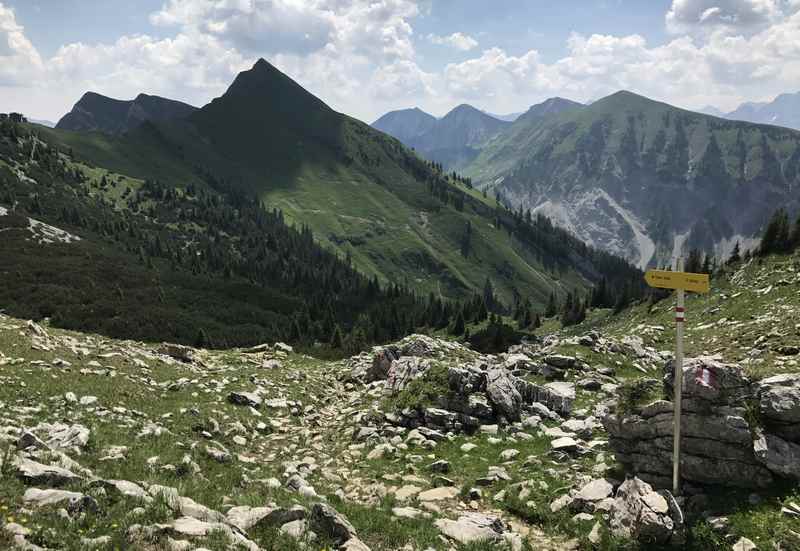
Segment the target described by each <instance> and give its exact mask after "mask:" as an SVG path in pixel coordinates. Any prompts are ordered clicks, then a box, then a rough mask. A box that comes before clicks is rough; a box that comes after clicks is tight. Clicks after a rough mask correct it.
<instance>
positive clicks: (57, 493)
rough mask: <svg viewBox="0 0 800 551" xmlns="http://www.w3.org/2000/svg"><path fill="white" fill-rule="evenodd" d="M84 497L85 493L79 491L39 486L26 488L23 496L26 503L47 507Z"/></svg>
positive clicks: (77, 500) (76, 500) (76, 501)
mask: <svg viewBox="0 0 800 551" xmlns="http://www.w3.org/2000/svg"><path fill="white" fill-rule="evenodd" d="M84 497H86V496H84V495H83V494H81V493H78V492H67V491H64V490H40V489H38V488H29V489H27V490H25V494H24V495H23V496H22V501H24V502H25V504H26V505H29V506H33V507H46V506H48V505H59V504H62V503H64V502H67V503H78V502H80V501H81V500H82V499H83V498H84Z"/></svg>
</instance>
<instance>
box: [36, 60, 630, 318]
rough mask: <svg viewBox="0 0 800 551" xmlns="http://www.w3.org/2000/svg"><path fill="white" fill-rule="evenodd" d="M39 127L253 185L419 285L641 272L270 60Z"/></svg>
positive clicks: (233, 185)
mask: <svg viewBox="0 0 800 551" xmlns="http://www.w3.org/2000/svg"><path fill="white" fill-rule="evenodd" d="M456 115H457V113H456V114H454V115H453V116H454V117H455V116H456ZM42 135H43V136H46V137H48V138H49V139H50V140H51V141H52V142H53V143H54V144H58V145H59V147H61V148H62V149H64V150H69V151H71V152H72V153H73V155H74V156H75V159H76V161H77V162H82V163H86V164H89V165H91V166H99V167H103V168H105V169H108V170H111V171H113V172H114V173H117V174H124V175H126V176H127V177H131V178H135V179H137V180H141V181H152V182H158V183H159V185H165V186H169V187H174V188H176V189H178V190H183V189H185V188H186V187H187V186H190V185H192V186H197V187H208V186H210V187H212V188H213V189H215V190H217V191H219V192H223V191H224V192H225V193H227V194H239V193H244V194H246V195H247V196H251V195H252V196H256V197H258V199H259V200H260V201H261V202H262V203H263V204H264V205H266V206H267V208H268V209H270V210H273V209H279V210H280V212H281V216H282V217H283V219H284V220H285V221H286V222H287V223H288V224H290V225H293V226H294V227H296V228H298V229H308V230H309V231H310V232H313V236H314V238H315V240H316V241H317V242H318V243H319V244H320V245H322V246H323V247H324V248H325V249H326V250H328V251H331V252H333V253H335V254H336V255H337V256H338V257H339V258H342V259H345V260H347V262H349V263H351V264H352V266H353V267H354V268H356V269H357V270H358V271H359V272H361V273H363V274H365V275H366V276H367V277H368V278H370V279H372V278H375V279H376V280H377V281H378V282H380V283H381V284H382V285H386V284H389V283H391V284H397V285H402V286H404V287H406V288H411V289H413V290H414V291H415V292H416V293H419V294H420V295H425V296H427V295H428V294H429V293H433V294H434V295H435V296H437V297H442V298H445V299H465V298H469V297H471V296H472V294H473V293H476V292H477V293H483V292H484V289H485V287H486V283H487V281H490V282H491V287H493V288H494V290H495V293H496V295H497V297H498V299H499V300H500V301H502V302H503V303H505V304H506V305H511V304H513V302H514V299H515V297H520V296H521V297H525V298H529V299H530V300H531V301H532V302H533V303H534V304H535V305H537V307H538V308H540V309H543V308H544V305H545V304H546V302H547V300H548V297H549V296H550V294H551V293H552V292H555V293H556V294H557V296H558V297H560V298H563V297H565V296H566V294H567V293H568V292H572V291H574V290H579V289H586V288H587V287H588V286H590V285H592V284H593V283H595V282H597V281H599V280H600V279H602V278H604V277H605V278H606V279H608V280H609V281H615V282H617V284H618V285H619V286H623V285H624V282H625V281H634V280H638V278H639V275H638V272H637V271H636V270H634V269H633V268H631V267H630V266H627V265H626V264H625V263H624V262H623V261H621V260H620V259H617V258H615V257H612V256H610V255H607V254H605V253H600V252H599V251H594V250H591V249H587V248H586V246H585V245H584V244H583V243H581V242H580V241H578V240H577V239H575V238H572V237H570V236H569V235H568V234H567V233H566V232H564V231H563V230H559V229H558V228H554V227H552V225H551V224H550V223H549V221H547V220H546V219H543V218H542V219H537V218H531V219H526V218H524V217H520V216H519V215H518V214H517V213H512V212H510V211H507V210H505V209H503V208H500V207H499V206H498V205H497V204H496V203H495V201H493V200H492V199H490V198H486V197H484V196H483V195H482V194H481V193H480V192H478V191H476V190H474V189H472V188H471V187H470V186H469V185H468V184H469V182H468V181H466V180H464V179H463V178H461V177H460V176H457V175H455V176H454V175H453V174H451V173H447V172H444V171H441V170H440V169H439V168H438V167H435V166H433V165H432V164H431V163H429V162H427V161H424V160H422V159H420V158H419V157H418V156H416V155H415V154H414V153H413V152H411V151H410V150H408V149H407V148H405V147H404V146H403V145H402V144H401V143H400V142H399V141H397V140H396V139H394V138H391V137H389V136H387V135H386V134H383V133H382V132H379V131H377V130H375V129H373V128H371V127H370V126H368V125H366V124H364V123H362V122H360V121H357V120H355V119H353V118H350V117H347V116H345V115H342V114H340V113H337V112H335V111H333V110H332V109H330V108H329V107H328V106H327V105H325V104H324V103H323V102H322V101H320V100H319V99H318V98H316V97H314V96H313V95H311V94H309V93H308V92H307V91H305V90H304V89H303V88H302V87H300V86H299V85H298V84H297V83H296V82H294V81H293V80H291V79H290V78H289V77H287V76H286V75H285V74H283V73H281V72H280V71H278V70H277V69H276V68H275V67H273V66H272V65H270V64H269V63H267V62H266V61H263V60H262V61H259V62H258V63H257V64H256V65H255V66H254V67H253V68H252V69H250V70H248V71H245V72H243V73H241V74H240V75H239V76H238V77H237V78H236V79H235V81H234V82H233V84H232V85H231V86H230V88H229V89H228V90H227V91H226V93H225V94H223V95H222V96H221V97H219V98H216V99H215V100H213V101H212V102H211V103H210V104H208V105H206V106H204V107H203V108H202V109H200V110H198V111H195V112H193V113H192V114H191V115H189V116H188V117H186V118H185V119H173V120H170V121H150V122H147V123H145V124H142V125H141V126H139V127H138V128H136V129H134V130H132V131H130V132H128V133H127V134H124V135H117V136H104V135H101V134H97V133H84V132H64V131H61V130H55V131H49V132H45V131H44V130H43V131H42ZM220 190H222V191H220ZM178 193H179V194H181V193H183V191H178ZM235 196H236V197H238V195H235ZM179 212H184V211H179ZM190 212H191V211H190ZM200 225H201V226H203V227H205V226H207V222H206V221H202V224H200ZM253 239H256V236H255V235H254V237H253ZM620 288H621V287H620Z"/></svg>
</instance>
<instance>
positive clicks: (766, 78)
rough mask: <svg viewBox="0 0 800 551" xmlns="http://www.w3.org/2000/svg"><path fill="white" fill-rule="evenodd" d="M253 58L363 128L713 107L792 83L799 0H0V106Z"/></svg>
mask: <svg viewBox="0 0 800 551" xmlns="http://www.w3.org/2000/svg"><path fill="white" fill-rule="evenodd" d="M260 57H263V58H265V59H267V60H268V61H270V62H271V63H273V64H274V65H276V66H277V67H278V68H279V69H281V70H282V71H284V72H286V73H287V74H288V75H289V76H291V77H292V78H294V79H295V80H297V81H298V82H299V83H300V84H301V85H302V86H304V87H305V88H306V89H308V90H309V91H310V92H312V93H314V94H315V95H317V96H319V97H320V98H321V99H323V100H324V101H325V102H327V103H328V104H329V105H330V106H331V107H333V108H334V109H337V110H338V111H342V112H344V113H347V114H349V115H352V116H354V117H357V118H360V119H362V120H364V121H367V122H372V121H373V120H374V119H376V118H378V117H379V116H380V115H382V114H383V113H385V112H387V111H390V110H394V109H402V108H407V107H420V108H422V109H424V110H426V111H428V112H430V113H432V114H434V115H436V116H441V115H444V114H445V113H446V112H447V111H449V110H450V109H451V108H453V107H454V106H456V105H458V104H461V103H470V104H472V105H474V106H476V107H478V108H480V109H484V110H486V111H489V112H492V113H497V114H506V113H512V112H520V111H525V110H526V109H527V108H528V107H529V106H531V105H533V104H536V103H539V102H541V101H543V100H545V99H547V98H550V97H554V96H561V97H565V98H569V99H573V100H576V101H582V102H587V101H592V100H595V99H598V98H601V97H603V96H605V95H608V94H611V93H613V92H616V91H618V90H621V89H626V90H630V91H633V92H636V93H639V94H642V95H645V96H648V97H651V98H653V99H657V100H661V101H666V102H669V103H672V104H674V105H677V106H681V107H686V108H690V109H700V108H703V107H705V106H708V105H711V106H715V107H717V108H719V109H722V110H723V111H730V110H733V109H734V108H736V107H737V106H738V105H739V104H740V103H742V102H744V101H768V100H771V99H772V98H774V97H775V96H776V95H778V94H781V93H785V92H797V91H800V0H558V1H553V0H492V1H491V2H488V1H486V0H136V1H135V2H131V1H130V0H0V112H4V111H21V112H23V113H25V114H27V115H28V116H29V117H31V118H35V119H48V120H52V121H57V120H58V119H59V118H60V117H61V116H62V115H63V114H64V113H66V112H67V111H69V110H70V109H71V107H72V105H73V104H74V103H75V102H76V101H78V99H80V97H81V96H82V95H83V93H84V92H86V91H89V90H91V91H94V92H98V93H101V94H104V95H108V96H111V97H115V98H119V99H131V98H133V97H135V96H136V95H137V94H139V93H142V92H143V93H148V94H155V95H161V96H164V97H169V98H172V99H177V100H181V101H185V102H187V103H191V104H193V105H197V106H202V105H204V104H206V103H208V102H209V101H210V100H211V99H213V98H214V97H217V96H219V95H221V94H223V93H224V92H225V90H226V88H227V87H228V85H229V84H230V83H231V82H232V81H233V79H234V77H235V76H236V74H237V73H238V72H240V71H242V70H245V69H247V68H249V67H251V66H252V65H253V63H254V62H255V61H256V60H257V59H258V58H260Z"/></svg>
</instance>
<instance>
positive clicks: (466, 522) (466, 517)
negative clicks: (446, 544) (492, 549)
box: [434, 513, 505, 545]
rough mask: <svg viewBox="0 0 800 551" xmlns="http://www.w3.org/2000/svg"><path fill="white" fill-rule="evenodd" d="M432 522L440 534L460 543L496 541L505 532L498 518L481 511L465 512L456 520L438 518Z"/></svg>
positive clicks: (500, 538)
mask: <svg viewBox="0 0 800 551" xmlns="http://www.w3.org/2000/svg"><path fill="white" fill-rule="evenodd" d="M434 524H435V525H436V527H437V528H438V529H439V530H440V531H441V532H442V534H444V535H445V536H447V537H448V538H450V539H453V540H455V541H457V542H458V543H460V544H462V545H469V544H471V543H475V542H487V543H498V542H500V541H502V540H503V533H504V532H505V526H504V525H503V522H502V521H501V520H500V519H498V518H495V517H491V516H488V515H484V514H482V513H465V514H463V515H462V516H460V517H458V520H449V519H438V520H437V521H436V522H435V523H434Z"/></svg>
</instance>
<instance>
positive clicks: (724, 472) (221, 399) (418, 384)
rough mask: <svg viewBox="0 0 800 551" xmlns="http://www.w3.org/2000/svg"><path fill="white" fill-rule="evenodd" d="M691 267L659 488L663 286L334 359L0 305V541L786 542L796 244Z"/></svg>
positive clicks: (71, 546) (54, 545)
mask: <svg viewBox="0 0 800 551" xmlns="http://www.w3.org/2000/svg"><path fill="white" fill-rule="evenodd" d="M713 287H714V291H713V292H712V293H711V294H709V295H707V296H702V297H691V298H690V299H689V301H688V304H687V306H688V308H687V309H688V312H689V315H688V320H689V321H688V327H687V337H688V338H687V355H688V356H689V357H690V358H692V359H691V360H690V361H688V362H687V377H686V378H685V380H686V381H687V386H686V388H685V392H686V396H687V400H686V401H685V402H686V405H685V409H684V414H685V418H686V421H685V423H686V424H685V425H684V427H685V430H686V433H685V435H686V438H685V440H684V442H685V450H686V452H687V453H686V455H685V456H684V471H685V474H686V481H685V485H684V495H682V496H673V495H672V494H671V493H670V492H668V491H666V490H664V489H663V488H664V484H663V468H664V465H662V464H660V463H659V462H658V461H654V460H652V459H650V457H655V458H660V457H668V456H669V452H668V449H669V446H668V445H666V444H668V443H669V442H671V433H670V432H669V429H668V426H671V423H670V422H669V421H671V416H670V415H669V412H670V410H671V402H670V401H669V400H670V399H671V394H670V392H669V386H670V371H671V370H670V369H669V365H670V364H669V360H670V359H671V352H670V351H671V350H672V341H671V335H672V333H673V331H672V328H671V324H670V321H669V318H670V315H671V314H670V308H671V304H670V301H669V300H665V301H661V302H657V303H655V304H642V305H639V306H637V307H635V308H633V309H630V310H627V311H625V312H623V313H622V314H619V315H617V316H612V315H611V314H609V313H607V312H604V311H596V312H593V313H592V315H591V316H590V317H589V319H588V320H587V321H586V322H584V324H581V325H579V326H577V327H572V328H569V330H564V331H558V332H554V333H552V334H550V335H547V336H543V337H542V338H541V340H540V342H536V343H530V344H524V345H520V346H517V347H514V348H512V349H510V350H509V351H507V352H505V353H502V354H498V355H482V354H478V353H477V352H475V351H472V350H470V349H469V348H467V347H465V346H463V345H461V344H459V343H457V342H453V341H447V340H442V339H437V338H432V337H428V336H423V335H412V336H409V337H406V338H405V339H403V340H401V341H399V342H397V343H395V344H392V345H388V346H381V347H376V348H374V349H372V350H370V351H368V352H364V353H362V354H360V355H358V356H355V357H353V358H349V359H347V360H344V361H339V362H324V361H320V360H317V359H314V358H311V357H308V356H304V355H300V354H297V353H295V352H294V351H293V350H292V349H291V348H290V347H288V346H286V345H283V344H280V343H276V344H269V345H262V346H258V347H255V348H250V349H235V350H228V351H207V350H202V349H193V348H188V347H182V346H176V345H169V344H161V345H158V344H145V343H140V342H132V341H120V340H112V339H108V338H105V337H99V336H95V335H89V334H81V333H73V332H68V331H63V330H59V329H54V328H51V327H48V326H47V325H46V324H36V323H33V322H28V321H24V320H20V319H15V318H11V317H7V316H0V383H2V384H0V449H2V454H1V455H2V466H1V467H0V473H2V480H1V481H0V512H2V517H1V518H2V520H0V523H2V526H0V542H2V543H0V548H2V547H9V548H21V549H34V550H35V549H67V550H77V549H109V550H110V549H144V550H150V549H153V550H161V549H212V550H222V549H252V550H255V549H286V550H294V549H314V550H317V549H331V548H338V549H348V550H351V551H352V550H364V549H372V550H387V551H388V550H401V549H402V550H408V551H413V550H419V551H423V550H428V549H436V550H442V551H443V550H449V549H469V550H479V549H510V550H514V551H517V550H523V549H532V550H533V549H536V550H538V549H554V550H555V549H658V548H685V549H737V550H738V549H785V550H791V549H798V547H800V536H799V535H798V534H800V492H798V490H797V480H798V473H797V468H796V465H797V464H798V461H797V457H799V456H798V455H797V450H798V449H799V448H800V446H798V444H797V434H798V431H797V429H798V426H799V425H798V422H799V421H800V377H799V376H798V375H797V371H798V369H797V366H798V363H797V362H798V353H799V352H800V350H798V344H800V325H799V324H800V321H799V320H798V319H797V317H796V315H792V313H793V312H795V313H796V312H797V307H798V304H797V302H798V300H800V297H798V295H800V293H798V291H800V258H798V257H797V256H795V257H776V258H770V259H766V260H765V261H763V262H761V263H759V262H756V261H753V262H751V263H748V264H743V265H738V266H735V267H733V268H732V269H730V270H729V271H728V273H727V274H726V275H723V276H721V278H719V279H717V280H715V282H714V284H713ZM698 367H706V368H708V369H713V370H714V372H715V374H716V376H717V377H718V381H717V382H718V385H717V388H718V391H717V392H716V393H711V392H708V391H707V389H704V388H702V387H699V386H698V385H697V384H695V383H694V378H693V377H692V375H693V374H694V373H696V370H697V368H698ZM665 419H666V421H664V420H665ZM715 423H716V424H715ZM620 424H622V426H623V427H626V429H627V430H622V431H619V430H617V427H619V426H620ZM717 429H718V430H717ZM693 430H694V432H693ZM727 436H730V438H727ZM720 465H721V466H723V467H726V468H720V467H719V466H720ZM747 469H750V470H747ZM753 473H755V474H753ZM712 475H713V476H712ZM743 482H745V483H743Z"/></svg>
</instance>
